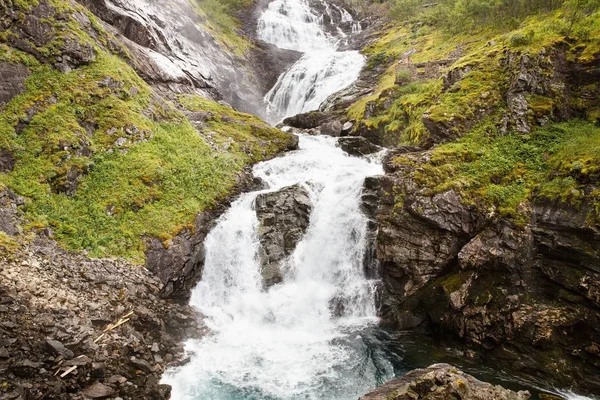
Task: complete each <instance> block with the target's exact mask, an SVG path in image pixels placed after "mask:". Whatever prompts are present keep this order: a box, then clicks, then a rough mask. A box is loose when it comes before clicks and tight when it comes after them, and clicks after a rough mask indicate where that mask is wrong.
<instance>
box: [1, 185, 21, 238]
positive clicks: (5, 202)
mask: <svg viewBox="0 0 600 400" xmlns="http://www.w3.org/2000/svg"><path fill="white" fill-rule="evenodd" d="M24 203H25V200H24V199H23V198H22V197H20V196H17V195H16V194H15V193H14V192H13V191H11V190H10V189H4V190H2V191H0V232H4V233H6V234H8V235H17V234H18V233H19V232H20V229H19V223H20V221H19V214H18V207H19V206H22V205H23V204H24Z"/></svg>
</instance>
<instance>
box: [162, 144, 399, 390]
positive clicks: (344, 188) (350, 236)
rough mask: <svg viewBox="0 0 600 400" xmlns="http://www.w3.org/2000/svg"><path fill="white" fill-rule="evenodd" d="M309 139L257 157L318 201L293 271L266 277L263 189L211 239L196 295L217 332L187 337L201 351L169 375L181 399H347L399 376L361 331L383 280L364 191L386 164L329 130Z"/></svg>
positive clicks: (277, 178)
mask: <svg viewBox="0 0 600 400" xmlns="http://www.w3.org/2000/svg"><path fill="white" fill-rule="evenodd" d="M300 146H301V150H298V151H295V152H292V153H290V154H288V155H287V156H285V157H281V158H276V159H274V160H270V161H267V162H264V163H261V164H259V165H257V166H256V167H255V175H256V176H259V177H261V178H263V179H264V180H265V181H266V182H267V183H268V184H269V185H270V189H268V191H274V190H278V189H280V188H282V187H286V186H289V185H293V184H296V183H303V184H305V185H306V187H307V189H308V190H309V193H310V195H311V198H312V201H313V204H314V207H313V213H312V214H311V221H310V226H309V228H308V231H307V234H306V236H305V238H304V239H303V240H302V241H301V243H300V244H299V245H298V247H297V249H296V251H295V252H294V254H293V255H292V257H291V259H290V260H289V270H288V271H287V273H286V276H285V279H284V282H283V283H281V284H279V285H276V286H274V287H272V288H270V289H269V290H268V291H265V290H263V288H262V281H261V276H260V272H259V271H260V265H259V259H258V246H259V242H258V234H257V232H258V229H259V226H258V221H257V218H256V214H255V211H254V209H253V204H254V199H255V198H256V196H257V194H258V193H261V192H254V193H249V194H245V195H243V196H242V197H241V198H240V199H238V200H237V201H236V202H234V203H233V204H232V206H231V209H230V210H229V211H228V212H227V213H226V214H225V215H223V217H222V218H221V219H220V220H219V223H218V225H217V226H216V227H215V229H214V230H213V231H211V233H210V234H209V236H208V237H207V240H206V242H205V248H206V263H205V267H204V274H203V278H202V281H201V282H200V284H199V285H198V286H197V288H196V289H195V290H194V292H193V296H192V301H191V303H192V304H193V305H194V306H195V307H197V308H198V309H199V310H200V311H201V312H202V313H203V314H204V315H206V317H207V318H206V323H207V325H208V326H209V327H210V329H211V330H212V332H213V334H212V335H211V336H209V337H207V338H204V339H202V340H193V341H190V342H188V343H187V345H186V350H187V351H189V352H190V353H191V354H192V358H191V362H190V363H189V364H187V365H186V366H184V367H181V368H178V369H175V370H171V371H169V372H168V373H167V374H165V377H164V381H165V383H168V384H170V385H172V386H173V394H172V398H173V399H175V400H192V399H194V400H199V399H212V400H225V399H227V400H233V399H285V400H288V399H289V400H291V399H299V398H302V399H315V400H316V399H328V400H336V399H339V400H347V399H351V398H357V397H358V396H359V395H362V394H364V393H365V392H367V391H368V390H369V389H371V388H372V387H374V386H375V385H376V384H377V382H378V380H377V378H378V377H381V376H382V374H383V376H385V377H388V378H389V377H391V376H392V375H393V368H392V366H391V364H390V365H387V366H384V369H385V371H381V365H379V364H378V365H374V364H373V363H372V362H371V361H370V360H369V359H368V356H367V355H365V352H364V351H361V349H360V347H361V346H364V344H363V343H361V338H360V336H359V335H358V334H356V332H357V331H360V329H361V328H362V327H365V326H369V325H371V324H373V323H375V322H376V321H377V318H376V310H375V305H374V299H373V290H372V287H373V284H374V282H369V281H368V280H367V279H366V278H365V277H364V274H363V268H362V260H363V252H364V250H365V245H366V243H365V235H366V224H367V221H366V218H365V216H364V215H363V214H362V212H361V211H360V193H361V188H362V183H363V181H364V179H365V177H366V176H370V175H377V174H380V173H382V168H381V165H380V163H379V162H378V161H376V160H374V161H367V160H364V159H361V158H355V157H349V156H347V155H346V154H345V153H344V152H343V151H342V150H340V149H339V148H337V147H336V146H335V139H333V138H330V137H302V138H301V141H300ZM335 299H343V300H342V301H343V302H344V310H345V315H344V316H343V317H336V316H335V315H333V312H332V307H331V301H332V300H335ZM357 346H358V349H357ZM363 350H364V349H363Z"/></svg>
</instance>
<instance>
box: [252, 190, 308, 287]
mask: <svg viewBox="0 0 600 400" xmlns="http://www.w3.org/2000/svg"><path fill="white" fill-rule="evenodd" d="M255 208H256V215H257V217H258V221H259V223H260V228H259V237H260V244H261V252H260V258H261V265H262V269H261V274H262V276H263V280H264V283H265V286H266V287H269V286H272V285H274V284H276V283H279V282H281V281H282V280H283V267H284V263H285V260H286V258H287V257H288V256H289V255H290V254H292V252H293V251H294V249H295V248H296V246H297V245H298V243H299V242H300V240H302V238H303V236H304V234H305V233H306V230H307V229H308V225H309V223H310V213H311V211H312V203H311V201H310V196H309V193H308V191H307V190H306V188H304V186H302V185H300V184H298V185H294V186H289V187H286V188H283V189H281V190H279V191H277V192H271V193H263V194H260V195H258V196H257V198H256V203H255Z"/></svg>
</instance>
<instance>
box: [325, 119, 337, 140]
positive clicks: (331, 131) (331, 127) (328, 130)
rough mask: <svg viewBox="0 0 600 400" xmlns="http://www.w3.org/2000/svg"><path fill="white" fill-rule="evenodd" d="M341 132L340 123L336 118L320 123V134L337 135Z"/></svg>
mask: <svg viewBox="0 0 600 400" xmlns="http://www.w3.org/2000/svg"><path fill="white" fill-rule="evenodd" d="M341 134H342V123H341V122H340V121H338V120H334V121H329V122H325V123H323V124H322V125H321V135H327V136H334V137H338V136H340V135H341Z"/></svg>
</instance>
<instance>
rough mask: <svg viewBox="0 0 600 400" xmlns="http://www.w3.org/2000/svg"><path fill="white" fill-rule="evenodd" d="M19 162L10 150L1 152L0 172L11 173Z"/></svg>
mask: <svg viewBox="0 0 600 400" xmlns="http://www.w3.org/2000/svg"><path fill="white" fill-rule="evenodd" d="M16 163H17V160H16V158H15V156H14V154H13V152H12V151H10V150H5V149H3V150H0V172H11V171H12V170H13V168H14V167H15V164H16Z"/></svg>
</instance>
